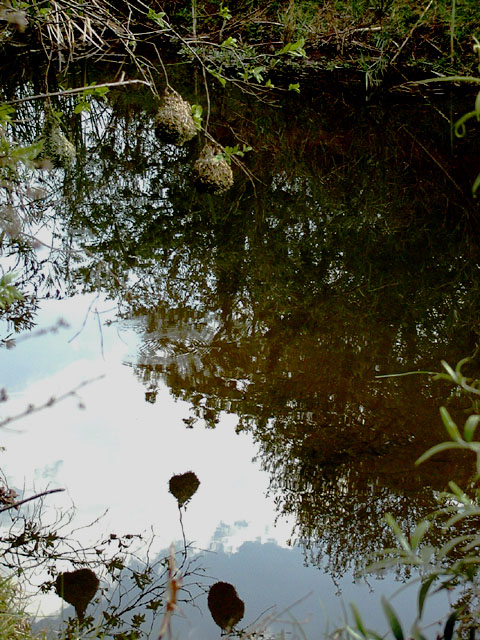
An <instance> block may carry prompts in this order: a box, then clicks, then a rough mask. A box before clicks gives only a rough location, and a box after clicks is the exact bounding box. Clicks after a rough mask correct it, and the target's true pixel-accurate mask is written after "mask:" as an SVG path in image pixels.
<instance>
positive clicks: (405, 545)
mask: <svg viewBox="0 0 480 640" xmlns="http://www.w3.org/2000/svg"><path fill="white" fill-rule="evenodd" d="M385 522H386V523H387V524H388V526H389V527H390V528H391V529H392V531H393V533H394V534H395V537H396V538H397V540H398V542H399V543H400V544H401V546H402V547H403V548H404V549H405V551H411V548H410V544H409V542H408V540H407V539H406V537H405V536H404V535H403V533H402V530H401V529H400V527H399V526H398V524H397V521H396V520H395V518H394V517H393V516H392V514H391V513H387V515H386V516H385Z"/></svg>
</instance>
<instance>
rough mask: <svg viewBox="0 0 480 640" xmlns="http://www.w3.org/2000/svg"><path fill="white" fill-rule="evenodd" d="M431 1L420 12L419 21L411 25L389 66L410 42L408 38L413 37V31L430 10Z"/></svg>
mask: <svg viewBox="0 0 480 640" xmlns="http://www.w3.org/2000/svg"><path fill="white" fill-rule="evenodd" d="M432 3H433V0H430V2H429V3H428V4H427V6H426V7H425V9H424V10H423V12H422V15H421V16H420V17H419V19H418V20H417V21H416V23H415V24H414V25H413V27H412V28H411V29H410V33H409V34H408V36H407V37H406V38H405V40H404V41H403V42H402V44H401V45H400V48H399V50H398V51H397V53H396V54H395V55H394V56H393V58H392V59H391V60H390V64H393V63H394V62H395V60H396V59H397V58H398V56H399V55H400V53H401V51H402V49H403V47H404V46H405V45H406V44H407V42H408V41H409V40H410V38H411V37H412V35H413V32H414V31H415V29H416V28H417V27H418V25H419V24H420V22H421V21H422V20H423V16H424V15H425V14H426V13H427V11H428V10H429V9H430V7H431V6H432Z"/></svg>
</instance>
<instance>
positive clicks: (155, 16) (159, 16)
mask: <svg viewBox="0 0 480 640" xmlns="http://www.w3.org/2000/svg"><path fill="white" fill-rule="evenodd" d="M166 15H167V14H166V13H165V11H160V12H159V13H157V12H156V11H154V10H153V9H149V10H148V14H147V18H148V19H149V20H153V22H155V23H156V24H158V26H159V27H161V28H162V29H166V28H167V27H168V25H167V23H166V22H165V20H164V19H163V18H164V17H165V16H166Z"/></svg>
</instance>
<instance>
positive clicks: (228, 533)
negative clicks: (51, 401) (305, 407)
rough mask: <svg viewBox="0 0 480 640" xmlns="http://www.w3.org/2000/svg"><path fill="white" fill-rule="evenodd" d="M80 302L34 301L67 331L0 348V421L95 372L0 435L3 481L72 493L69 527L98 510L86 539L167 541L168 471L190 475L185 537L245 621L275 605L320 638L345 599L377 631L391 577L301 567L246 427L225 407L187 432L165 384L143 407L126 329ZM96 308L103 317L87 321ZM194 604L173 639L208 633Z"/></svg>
mask: <svg viewBox="0 0 480 640" xmlns="http://www.w3.org/2000/svg"><path fill="white" fill-rule="evenodd" d="M92 301H94V298H88V297H83V298H76V299H71V300H68V301H61V302H59V301H49V302H47V303H44V304H43V308H42V311H41V313H40V316H39V325H38V327H49V326H52V325H55V323H56V322H57V320H58V319H59V318H60V317H62V318H64V319H65V320H66V321H67V322H68V323H69V325H70V326H69V328H68V329H61V330H60V331H58V332H57V333H46V334H44V335H42V336H40V337H37V338H29V339H25V340H23V341H22V340H19V341H18V344H17V346H16V347H15V348H14V349H11V350H4V351H3V353H2V362H3V367H2V379H1V380H0V387H5V388H6V389H7V391H8V392H9V395H10V400H9V401H8V402H7V403H5V404H4V405H3V406H1V407H0V408H1V409H2V416H3V417H4V416H5V415H13V414H16V413H18V412H19V411H21V410H23V409H24V408H25V406H26V405H27V404H28V403H33V404H34V405H37V404H43V403H44V402H45V401H47V400H48V398H50V397H52V396H55V397H59V396H61V395H62V394H63V393H66V392H68V391H70V390H72V389H75V388H77V387H78V385H80V384H81V383H83V382H85V381H91V380H94V379H96V378H97V377H98V376H100V375H102V376H104V377H103V378H101V379H99V380H95V381H93V382H91V384H88V385H86V386H83V387H81V388H80V389H78V392H77V394H76V396H73V397H68V398H67V399H65V400H63V401H62V402H59V403H57V404H55V405H54V406H52V407H50V408H48V409H45V410H44V411H42V412H39V413H33V414H32V415H30V416H28V417H27V418H24V419H22V420H21V421H19V422H14V423H12V425H11V430H8V431H4V432H2V444H3V445H4V446H5V447H6V451H5V452H4V453H2V461H3V464H2V469H3V471H4V473H5V474H6V476H7V479H8V481H9V483H10V485H11V486H13V487H15V488H17V490H22V491H24V492H25V494H26V495H30V494H31V493H33V492H39V491H43V490H45V489H47V488H57V487H62V488H65V489H66V490H67V491H66V492H65V493H58V494H53V495H51V496H49V497H48V498H47V499H46V502H45V504H46V506H47V509H48V508H52V509H53V508H65V509H67V508H69V507H70V505H71V503H72V502H73V504H74V505H75V507H76V509H77V515H76V519H77V522H78V524H79V525H84V524H88V523H89V522H91V521H94V520H96V519H97V518H98V517H99V516H101V515H102V514H103V513H104V512H105V511H106V510H108V512H107V513H106V515H105V516H104V517H103V518H102V519H101V520H100V522H99V523H98V524H97V525H95V526H94V527H89V528H86V529H84V530H83V531H81V532H79V534H78V535H79V536H80V537H81V536H83V537H84V539H85V540H87V538H90V539H97V538H99V537H101V536H102V535H103V534H105V533H110V532H115V533H117V534H126V533H140V532H145V531H149V530H150V528H151V527H152V528H153V530H154V531H155V532H156V533H157V534H158V536H159V543H160V544H161V545H163V548H167V547H168V545H169V544H170V542H171V541H174V540H179V539H180V538H181V530H180V525H179V520H178V509H177V505H176V501H175V500H174V499H173V497H172V496H171V495H170V494H169V493H168V480H169V478H170V477H171V476H172V475H173V474H175V473H183V472H185V471H187V470H193V471H194V472H195V473H196V474H197V475H198V477H199V479H200V481H201V485H200V488H199V490H198V492H197V494H196V495H195V496H194V498H193V499H192V501H191V503H190V504H189V505H188V507H187V510H186V513H185V514H184V518H183V522H184V527H185V533H186V537H187V540H189V541H191V542H193V544H194V547H195V548H196V549H201V550H204V551H202V552H201V553H202V554H203V555H202V560H201V565H202V566H204V567H205V569H206V576H209V577H211V578H212V579H219V580H224V581H227V582H232V583H233V584H235V586H236V587H237V591H238V593H239V594H240V596H241V597H242V598H243V599H244V600H245V603H246V615H245V620H244V621H245V623H246V624H248V623H251V622H253V621H254V620H255V619H256V618H257V617H258V616H261V615H262V613H265V612H267V611H268V612H269V613H271V609H270V608H271V607H272V606H274V605H276V612H277V614H279V618H280V620H283V621H286V622H291V621H292V620H296V621H301V623H302V625H301V628H302V630H303V632H304V633H305V634H306V637H307V638H309V639H310V638H314V637H321V635H322V631H323V630H324V629H326V628H327V626H328V629H329V630H330V631H332V630H333V629H334V628H335V627H336V626H337V625H338V624H340V623H341V621H342V620H343V615H344V614H343V606H345V605H347V603H348V602H349V601H351V600H353V601H355V602H356V603H357V604H358V606H359V608H360V609H361V610H362V609H363V610H365V611H367V612H368V624H369V626H373V627H376V628H377V629H380V628H383V627H384V622H383V615H382V614H381V607H380V603H379V594H380V593H382V594H383V593H387V594H388V593H392V592H393V591H395V590H396V589H397V588H398V586H399V585H398V584H395V583H394V581H393V580H392V579H390V578H388V577H386V578H384V579H383V580H370V585H372V587H373V588H374V591H373V592H371V589H370V587H369V586H368V585H366V584H354V583H353V580H352V576H351V575H350V574H347V575H346V576H345V577H344V578H343V579H342V580H340V582H339V583H338V585H337V586H338V587H339V588H340V591H341V594H342V595H341V597H339V590H338V588H337V586H336V585H335V584H334V583H333V581H332V579H331V578H330V577H329V576H328V575H326V574H324V573H322V572H320V571H319V570H318V569H316V568H312V567H309V568H307V567H305V566H304V564H303V555H302V553H301V551H300V550H298V549H291V548H289V547H288V546H287V540H288V538H289V535H290V533H291V523H289V522H286V521H285V520H282V519H279V520H278V521H275V517H276V512H275V506H274V504H273V500H271V499H269V498H267V497H265V492H266V489H267V487H268V481H269V478H268V476H267V473H265V472H263V471H261V470H260V468H259V464H257V463H255V462H252V459H253V458H254V456H255V454H256V453H257V452H256V450H255V447H254V444H253V442H252V439H251V436H250V435H249V434H245V433H242V434H240V435H237V434H236V433H235V425H236V418H235V417H234V416H231V415H223V417H222V420H221V422H220V424H219V425H218V426H217V428H216V429H214V430H209V429H204V428H203V426H202V425H201V424H200V423H198V424H197V425H196V426H195V428H194V429H187V428H186V427H185V423H184V422H183V419H184V418H187V417H188V416H189V405H188V403H185V402H181V401H175V400H174V399H173V398H172V397H171V396H170V395H169V392H168V389H166V388H160V389H159V394H158V397H157V402H156V403H155V404H150V403H148V402H145V388H144V387H143V386H142V385H141V384H140V382H139V381H138V380H137V379H136V378H135V377H134V375H133V373H132V371H131V368H130V367H128V366H125V364H126V363H127V364H128V363H131V362H135V351H136V338H135V334H134V333H133V332H132V331H130V330H128V329H125V328H123V329H119V327H118V325H117V324H115V323H113V324H111V325H110V326H106V325H105V320H106V319H107V318H108V309H109V308H111V305H110V306H109V303H108V302H103V303H100V302H95V301H94V302H93V304H92ZM97 308H98V310H100V311H102V312H106V313H102V315H101V316H97V315H96V313H95V310H96V309H97ZM112 318H113V313H112ZM99 319H100V323H101V328H100V323H99ZM81 407H83V408H81ZM66 568H68V567H66ZM45 602H46V603H47V609H48V610H49V611H52V609H54V608H57V607H58V598H57V597H56V596H50V597H49V598H45ZM394 602H395V603H398V604H397V607H398V609H399V610H400V611H406V610H410V611H413V607H414V599H413V593H411V592H410V593H409V594H401V595H400V596H398V597H397V598H396V600H394ZM295 603H296V604H295ZM204 605H205V603H204V602H203V603H202V602H201V601H199V608H200V610H199V609H194V608H192V607H188V608H184V610H183V613H184V616H180V617H178V618H177V619H176V620H175V623H176V625H177V628H178V632H179V633H180V635H181V637H189V638H192V640H194V639H195V638H199V639H200V638H206V637H212V636H213V637H215V634H216V633H217V632H218V628H217V627H216V626H215V624H214V623H213V621H212V620H211V618H210V616H209V615H208V612H206V607H205V606H204ZM291 605H294V606H293V608H292V609H291V610H290V609H289V607H290V606H291ZM202 609H203V614H202V612H201V610H202ZM282 612H283V613H282Z"/></svg>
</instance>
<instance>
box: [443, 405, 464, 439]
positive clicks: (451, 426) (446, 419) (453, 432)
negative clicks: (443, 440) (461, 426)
mask: <svg viewBox="0 0 480 640" xmlns="http://www.w3.org/2000/svg"><path fill="white" fill-rule="evenodd" d="M440 416H441V418H442V422H443V424H444V425H445V429H446V430H447V433H448V435H449V436H450V438H451V439H452V440H453V441H454V442H461V440H462V436H461V435H460V431H459V430H458V427H457V425H456V424H455V422H454V421H453V420H452V418H451V417H450V414H449V413H448V411H447V409H446V408H445V407H440Z"/></svg>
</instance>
